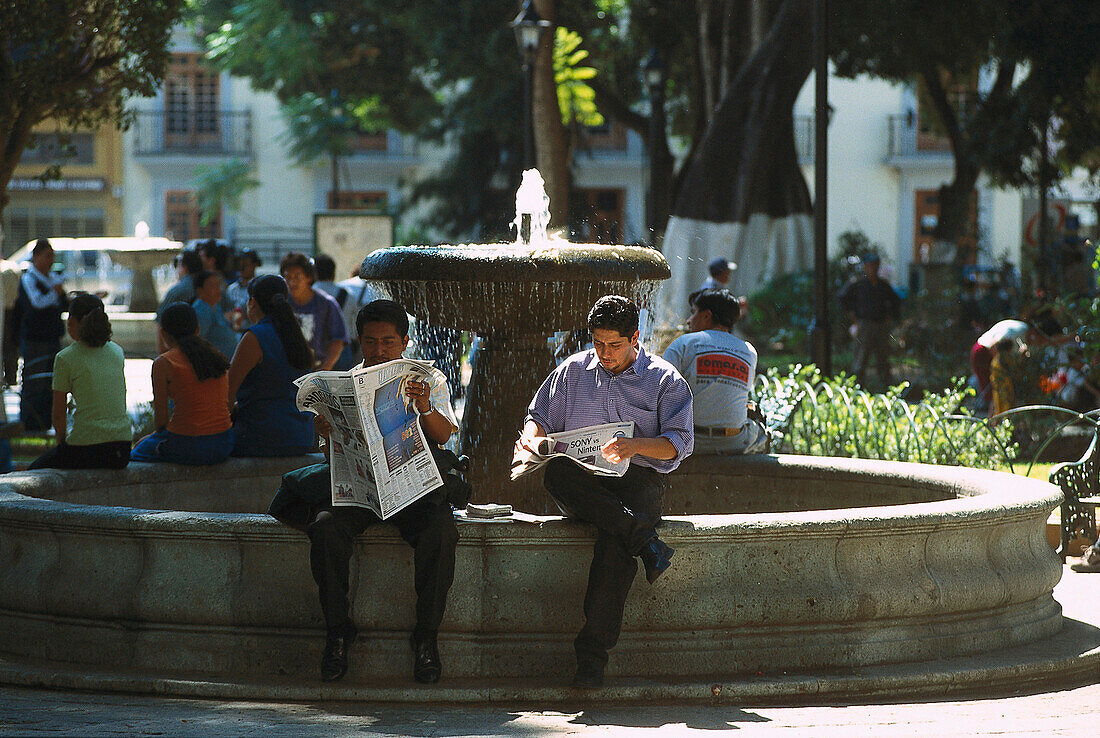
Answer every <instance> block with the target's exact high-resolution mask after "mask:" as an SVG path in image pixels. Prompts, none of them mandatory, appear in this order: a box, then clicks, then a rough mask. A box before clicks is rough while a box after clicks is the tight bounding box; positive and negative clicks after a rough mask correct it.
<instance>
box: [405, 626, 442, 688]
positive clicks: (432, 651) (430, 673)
mask: <svg viewBox="0 0 1100 738" xmlns="http://www.w3.org/2000/svg"><path fill="white" fill-rule="evenodd" d="M409 645H411V646H412V650H413V656H414V660H413V679H415V680H416V681H418V682H422V683H424V684H434V683H435V682H438V681H439V676H440V675H441V674H442V673H443V662H442V661H440V660H439V647H438V646H437V645H436V639H435V636H434V635H431V636H423V637H421V638H417V637H416V636H415V635H414V636H413V637H412V638H410V639H409Z"/></svg>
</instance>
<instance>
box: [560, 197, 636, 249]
mask: <svg viewBox="0 0 1100 738" xmlns="http://www.w3.org/2000/svg"><path fill="white" fill-rule="evenodd" d="M623 199H624V198H623V191H622V190H618V189H591V190H574V191H573V194H572V196H571V197H570V202H569V228H570V231H571V232H572V234H573V239H574V240H577V241H581V242H584V243H607V244H613V243H622V238H623Z"/></svg>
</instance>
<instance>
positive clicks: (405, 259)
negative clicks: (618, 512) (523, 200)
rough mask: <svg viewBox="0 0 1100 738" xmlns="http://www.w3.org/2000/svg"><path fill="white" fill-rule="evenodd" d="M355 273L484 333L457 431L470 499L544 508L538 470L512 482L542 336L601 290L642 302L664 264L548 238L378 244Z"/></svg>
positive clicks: (546, 369) (547, 361) (627, 250)
mask: <svg viewBox="0 0 1100 738" xmlns="http://www.w3.org/2000/svg"><path fill="white" fill-rule="evenodd" d="M360 276H362V277H363V278H364V279H367V280H376V281H378V282H380V283H381V284H382V286H383V288H384V289H385V291H386V292H388V293H389V294H390V296H391V297H393V299H394V300H396V301H397V302H399V303H401V304H402V305H403V306H404V307H405V309H406V310H408V311H409V312H410V313H412V314H413V315H415V316H416V317H417V319H419V320H423V321H425V322H426V323H428V324H431V325H436V326H442V327H446V328H452V329H455V330H468V331H476V332H477V334H478V336H479V337H481V339H482V347H481V349H480V350H479V351H478V352H477V355H476V356H475V358H474V361H475V364H474V366H473V367H472V368H473V378H472V379H471V383H470V393H469V396H468V397H467V400H466V411H465V413H466V415H465V417H464V418H463V423H462V429H461V434H460V437H459V448H460V449H463V450H465V451H466V452H467V453H469V455H470V457H471V459H472V460H473V463H472V464H471V467H472V472H471V474H470V476H471V477H472V478H471V480H470V481H471V484H472V485H473V487H474V499H475V500H476V501H482V502H484V501H491V502H501V503H507V504H511V505H513V506H514V507H516V508H518V509H521V510H525V511H527V512H540V511H543V510H547V511H550V510H551V508H553V503H552V502H551V501H550V500H549V498H548V497H547V495H546V493H545V492H544V491H543V490H542V486H541V478H542V475H541V474H539V473H537V472H536V473H534V474H531V475H528V477H524V478H522V479H520V480H518V481H516V482H509V481H508V480H509V472H510V469H511V461H512V446H513V444H514V442H515V440H516V439H517V438H518V437H519V432H520V429H521V428H522V424H523V416H524V415H525V414H526V411H527V405H528V403H530V401H531V398H532V397H533V396H534V394H535V391H536V390H537V389H538V388H539V385H540V384H541V383H542V381H543V380H544V379H545V378H546V375H547V374H549V373H550V370H551V369H553V366H554V364H553V357H552V356H551V354H550V350H549V347H548V344H547V339H548V338H549V337H550V335H551V334H552V333H554V332H555V331H560V330H572V329H574V328H578V327H581V326H583V325H584V324H585V318H586V316H587V315H588V311H589V309H590V308H591V307H592V305H593V303H595V301H596V300H597V299H598V298H600V297H601V296H603V295H608V294H619V295H627V296H632V297H634V299H635V300H636V301H638V302H639V303H640V304H642V305H643V306H644V305H646V304H648V302H649V295H650V294H651V293H652V291H653V290H654V289H655V288H656V285H657V283H658V281H659V280H663V279H668V276H669V268H668V263H667V262H665V259H664V257H663V256H661V254H660V252H658V251H655V250H653V249H649V248H645V247H642V246H600V245H594V244H570V243H568V242H566V241H549V242H545V243H544V244H542V245H538V246H534V245H528V246H518V245H511V244H494V245H486V244H472V245H466V246H450V245H446V246H400V247H392V248H387V249H379V250H377V251H375V252H373V253H371V254H370V255H369V256H367V258H366V259H364V260H363V265H362V267H360Z"/></svg>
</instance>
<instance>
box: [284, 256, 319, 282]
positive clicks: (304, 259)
mask: <svg viewBox="0 0 1100 738" xmlns="http://www.w3.org/2000/svg"><path fill="white" fill-rule="evenodd" d="M295 267H297V268H298V269H301V270H302V273H303V274H305V275H306V279H308V280H309V281H310V282H313V281H315V280H316V279H317V270H316V269H314V268H313V259H311V258H309V257H308V256H306V255H305V254H303V253H302V252H301V251H291V252H290V253H289V254H287V255H286V256H284V257H283V258H282V261H280V262H279V274H286V270H287V269H293V268H295Z"/></svg>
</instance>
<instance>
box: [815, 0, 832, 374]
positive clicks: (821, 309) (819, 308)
mask: <svg viewBox="0 0 1100 738" xmlns="http://www.w3.org/2000/svg"><path fill="white" fill-rule="evenodd" d="M828 18H829V6H828V0H814V318H813V325H812V326H811V328H810V342H811V351H812V358H813V362H814V363H815V364H817V367H818V369H820V370H821V372H822V373H823V374H824V375H825V376H831V375H832V373H833V356H832V336H831V333H832V331H831V328H830V326H829V294H828V291H829V257H828V242H827V241H826V238H827V229H826V218H825V215H826V204H827V202H828V199H827V197H826V194H827V193H826V190H827V187H828V172H829V169H828V160H829V157H828V154H829V151H828V147H829V51H828V43H827V42H828Z"/></svg>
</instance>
